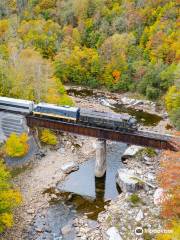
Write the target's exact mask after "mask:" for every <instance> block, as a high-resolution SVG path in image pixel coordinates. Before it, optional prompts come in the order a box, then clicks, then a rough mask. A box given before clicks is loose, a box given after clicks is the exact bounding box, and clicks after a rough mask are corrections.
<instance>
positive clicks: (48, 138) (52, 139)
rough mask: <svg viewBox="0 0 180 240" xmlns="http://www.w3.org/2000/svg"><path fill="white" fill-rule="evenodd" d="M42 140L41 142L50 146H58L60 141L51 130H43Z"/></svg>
mask: <svg viewBox="0 0 180 240" xmlns="http://www.w3.org/2000/svg"><path fill="white" fill-rule="evenodd" d="M40 139H41V142H43V143H45V144H48V145H56V144H57V141H58V140H57V137H56V135H55V134H54V133H53V132H52V131H51V130H49V129H43V130H42V131H41V137H40Z"/></svg>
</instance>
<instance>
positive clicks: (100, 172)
mask: <svg viewBox="0 0 180 240" xmlns="http://www.w3.org/2000/svg"><path fill="white" fill-rule="evenodd" d="M105 172H106V140H104V139H97V141H96V163H95V176H96V177H99V178H100V177H103V176H104V174H105Z"/></svg>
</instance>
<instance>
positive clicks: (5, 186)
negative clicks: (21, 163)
mask: <svg viewBox="0 0 180 240" xmlns="http://www.w3.org/2000/svg"><path fill="white" fill-rule="evenodd" d="M10 180H11V176H10V173H9V172H8V170H7V168H6V167H5V164H4V163H3V161H2V160H0V232H2V231H3V230H4V229H5V228H9V227H11V226H12V225H13V209H14V208H15V207H17V206H18V205H19V204H20V203H21V201H22V197H21V195H20V193H19V192H18V191H16V190H14V189H13V188H12V185H11V183H10Z"/></svg>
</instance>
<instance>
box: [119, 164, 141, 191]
mask: <svg viewBox="0 0 180 240" xmlns="http://www.w3.org/2000/svg"><path fill="white" fill-rule="evenodd" d="M116 183H117V184H118V185H119V187H120V188H121V190H122V191H123V192H136V191H137V190H138V189H140V188H141V187H142V182H141V181H140V180H139V179H138V178H137V177H136V176H135V175H134V171H133V170H129V169H126V168H121V169H119V170H118V172H117V174H116Z"/></svg>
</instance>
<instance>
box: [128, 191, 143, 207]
mask: <svg viewBox="0 0 180 240" xmlns="http://www.w3.org/2000/svg"><path fill="white" fill-rule="evenodd" d="M129 201H130V202H131V203H133V204H134V205H136V204H138V203H139V202H140V201H141V199H140V197H139V196H138V195H137V194H135V193H133V194H131V196H130V197H129Z"/></svg>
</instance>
